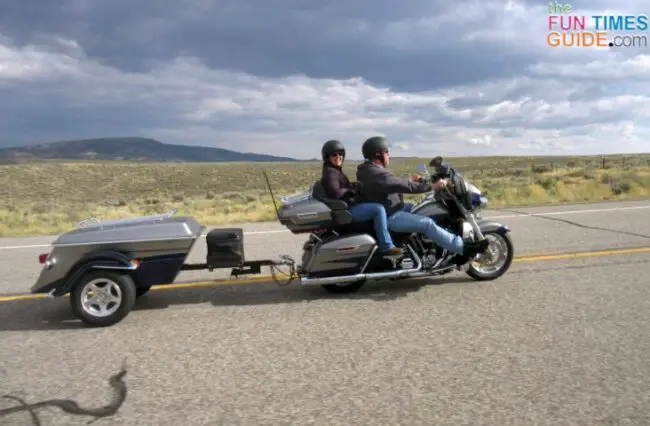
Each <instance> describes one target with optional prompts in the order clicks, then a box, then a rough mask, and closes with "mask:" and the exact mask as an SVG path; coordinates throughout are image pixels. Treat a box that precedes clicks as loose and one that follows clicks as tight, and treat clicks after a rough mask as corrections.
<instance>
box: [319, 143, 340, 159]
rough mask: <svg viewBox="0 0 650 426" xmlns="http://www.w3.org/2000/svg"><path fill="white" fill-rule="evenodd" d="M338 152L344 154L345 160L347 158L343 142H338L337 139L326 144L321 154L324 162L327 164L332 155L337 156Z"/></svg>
mask: <svg viewBox="0 0 650 426" xmlns="http://www.w3.org/2000/svg"><path fill="white" fill-rule="evenodd" d="M337 152H340V153H341V154H343V158H345V147H344V146H343V144H342V143H341V141H338V140H336V139H332V140H329V141H327V142H325V143H324V144H323V147H322V148H321V150H320V153H321V155H322V156H323V161H325V162H327V160H328V159H329V157H330V156H331V155H332V154H336V153H337Z"/></svg>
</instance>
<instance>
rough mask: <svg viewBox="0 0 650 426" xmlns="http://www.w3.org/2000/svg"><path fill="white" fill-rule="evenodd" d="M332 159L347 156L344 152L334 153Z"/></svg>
mask: <svg viewBox="0 0 650 426" xmlns="http://www.w3.org/2000/svg"><path fill="white" fill-rule="evenodd" d="M330 157H332V158H335V157H341V158H343V157H345V156H344V155H343V153H342V152H335V153H333V154H332V155H330Z"/></svg>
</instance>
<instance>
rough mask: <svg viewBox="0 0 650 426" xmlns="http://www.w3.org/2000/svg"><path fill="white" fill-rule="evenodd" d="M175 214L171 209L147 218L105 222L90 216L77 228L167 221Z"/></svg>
mask: <svg viewBox="0 0 650 426" xmlns="http://www.w3.org/2000/svg"><path fill="white" fill-rule="evenodd" d="M176 212H177V210H176V209H171V210H169V211H168V212H165V213H158V214H153V215H149V216H139V217H136V218H127V219H117V220H106V221H105V220H102V219H100V218H99V217H97V216H92V217H89V218H86V219H84V220H82V221H81V222H79V223H78V224H77V226H78V227H79V228H87V227H89V226H92V225H100V224H104V225H111V224H116V223H129V222H133V223H137V222H145V221H148V220H157V219H167V218H170V217H172V216H174V215H175V214H176Z"/></svg>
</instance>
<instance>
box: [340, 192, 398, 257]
mask: <svg viewBox="0 0 650 426" xmlns="http://www.w3.org/2000/svg"><path fill="white" fill-rule="evenodd" d="M350 213H352V219H353V220H354V221H355V222H365V221H367V220H370V219H372V220H373V224H374V226H375V234H376V235H377V238H378V239H379V246H380V248H381V249H382V250H388V249H391V248H393V247H395V244H393V239H392V238H391V237H390V233H389V232H388V216H387V215H386V209H385V208H384V206H382V205H381V204H379V203H360V204H356V205H354V206H352V207H350Z"/></svg>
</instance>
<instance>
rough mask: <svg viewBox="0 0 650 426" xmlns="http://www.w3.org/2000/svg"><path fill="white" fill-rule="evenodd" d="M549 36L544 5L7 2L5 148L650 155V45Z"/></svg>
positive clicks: (0, 72)
mask: <svg viewBox="0 0 650 426" xmlns="http://www.w3.org/2000/svg"><path fill="white" fill-rule="evenodd" d="M644 3H645V4H646V7H645V8H644V7H643V4H644ZM616 4H618V6H616ZM572 6H573V8H574V10H575V11H576V12H580V13H584V14H585V15H592V14H603V13H616V14H618V13H623V14H625V13H628V14H648V13H650V5H649V4H648V3H647V0H628V1H626V2H622V1H617V2H615V1H613V0H611V1H602V0H596V1H588V2H587V1H586V0H580V1H579V2H574V3H572ZM547 25H548V2H546V1H537V0H536V1H532V0H529V1H523V0H476V1H461V0H455V1H444V2H443V1H438V0H408V1H404V3H402V4H401V5H400V3H399V2H397V1H395V0H348V1H343V0H319V1H316V0H303V1H298V0H156V1H153V0H146V1H144V0H110V1H101V0H95V1H91V0H57V1H51V0H28V1H24V2H17V1H3V2H1V3H0V146H13V145H23V144H31V143H41V142H50V141H56V140H63V139H81V138H94V137H111V136H144V137H151V138H155V139H158V140H160V141H162V142H167V143H183V144H193V145H208V146H218V147H223V148H228V149H235V150H238V151H254V152H263V153H272V154H273V153H274V154H279V155H291V156H294V157H297V158H312V157H315V156H317V155H318V152H319V149H320V146H321V144H322V143H323V142H324V141H325V140H327V139H330V138H339V139H341V140H342V141H343V142H344V143H345V144H346V145H347V146H348V148H349V152H350V156H351V157H355V158H359V154H360V145H361V143H362V141H363V140H364V139H365V138H367V137H369V136H372V135H375V134H382V135H386V136H388V137H389V138H390V139H391V140H392V141H393V151H394V152H395V153H396V154H397V153H399V154H398V155H423V156H431V155H433V154H436V155H437V154H442V155H484V154H523V155H535V154H549V153H552V154H565V153H568V154H574V153H579V154H587V153H609V152H648V151H650V48H641V49H566V48H556V49H554V48H550V47H548V46H547V45H546V39H545V37H546V33H547ZM644 34H646V35H647V36H648V37H649V38H650V33H648V32H646V33H644Z"/></svg>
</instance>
